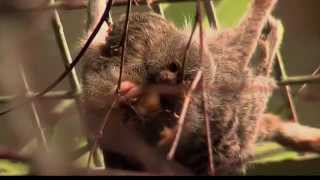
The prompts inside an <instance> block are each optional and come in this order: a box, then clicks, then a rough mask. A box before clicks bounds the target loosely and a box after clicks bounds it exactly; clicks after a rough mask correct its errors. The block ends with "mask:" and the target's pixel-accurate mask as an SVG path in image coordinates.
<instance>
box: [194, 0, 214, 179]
mask: <svg viewBox="0 0 320 180" xmlns="http://www.w3.org/2000/svg"><path fill="white" fill-rule="evenodd" d="M201 5H202V4H201V0H198V1H197V11H198V16H199V18H198V25H199V29H200V31H199V39H200V53H199V54H200V64H201V65H204V64H203V63H204V61H203V55H204V31H203V14H202V6H201ZM202 106H203V111H204V114H203V116H204V123H205V129H206V137H207V146H208V157H209V162H208V165H209V172H208V174H210V175H214V174H215V168H214V160H213V150H212V139H211V128H210V127H211V126H210V120H209V117H208V98H207V92H206V84H205V81H204V78H203V77H202Z"/></svg>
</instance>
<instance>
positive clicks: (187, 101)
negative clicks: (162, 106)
mask: <svg viewBox="0 0 320 180" xmlns="http://www.w3.org/2000/svg"><path fill="white" fill-rule="evenodd" d="M201 77H202V71H201V70H199V71H198V72H197V74H196V76H195V78H194V80H193V82H192V84H191V87H190V89H189V91H188V93H187V95H186V97H185V100H184V102H183V106H182V110H181V113H180V118H179V120H178V125H177V126H178V130H177V134H176V137H175V139H174V141H173V144H172V147H171V149H170V151H169V153H168V155H167V159H168V160H172V159H173V158H174V155H175V152H176V149H177V147H178V143H179V141H180V138H181V134H182V130H183V126H184V121H185V117H186V115H187V112H188V107H189V104H190V102H191V96H192V93H193V91H194V90H195V89H196V88H197V85H198V84H199V82H200V80H201Z"/></svg>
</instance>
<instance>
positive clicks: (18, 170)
mask: <svg viewBox="0 0 320 180" xmlns="http://www.w3.org/2000/svg"><path fill="white" fill-rule="evenodd" d="M29 171H30V169H29V167H28V166H27V165H25V164H23V163H17V162H12V161H9V160H0V176H13V175H27V174H28V173H29Z"/></svg>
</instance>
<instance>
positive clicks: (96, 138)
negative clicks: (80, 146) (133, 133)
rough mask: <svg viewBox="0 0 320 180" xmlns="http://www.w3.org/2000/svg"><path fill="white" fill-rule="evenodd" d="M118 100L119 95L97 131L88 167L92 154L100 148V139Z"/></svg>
mask: <svg viewBox="0 0 320 180" xmlns="http://www.w3.org/2000/svg"><path fill="white" fill-rule="evenodd" d="M118 101H119V97H118V96H117V97H116V99H115V100H114V101H113V103H112V104H111V106H110V108H109V110H108V112H107V113H106V115H105V117H104V119H103V121H102V124H101V126H100V129H99V131H98V132H97V134H96V136H95V139H94V143H93V146H92V149H91V151H90V154H89V158H88V164H87V167H88V168H89V167H90V163H91V159H92V156H93V154H94V153H95V152H96V150H97V148H98V145H99V140H100V139H101V138H102V137H103V131H104V129H105V128H106V127H107V125H108V122H109V119H110V118H109V117H110V114H111V112H112V110H113V109H114V107H115V106H116V104H118Z"/></svg>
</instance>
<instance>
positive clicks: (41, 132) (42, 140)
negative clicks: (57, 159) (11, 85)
mask: <svg viewBox="0 0 320 180" xmlns="http://www.w3.org/2000/svg"><path fill="white" fill-rule="evenodd" d="M18 67H19V72H20V74H21V77H22V80H23V84H24V86H25V89H26V91H27V92H29V91H30V86H29V84H28V81H27V77H26V74H25V71H24V68H23V66H22V64H21V63H20V62H18ZM31 109H32V114H33V116H34V119H35V121H36V126H37V128H38V130H39V136H38V141H39V143H40V144H41V145H42V147H43V148H44V149H45V150H46V151H49V146H48V140H47V137H46V134H45V132H44V128H43V126H42V123H41V121H40V117H39V113H38V110H37V108H36V105H35V103H34V102H31Z"/></svg>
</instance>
